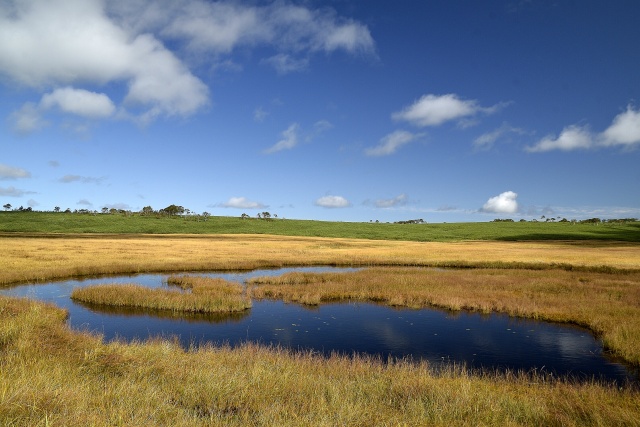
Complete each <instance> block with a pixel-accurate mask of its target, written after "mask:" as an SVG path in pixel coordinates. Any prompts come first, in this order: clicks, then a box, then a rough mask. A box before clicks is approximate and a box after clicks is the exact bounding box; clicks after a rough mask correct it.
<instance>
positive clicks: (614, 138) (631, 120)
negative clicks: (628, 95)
mask: <svg viewBox="0 0 640 427" xmlns="http://www.w3.org/2000/svg"><path fill="white" fill-rule="evenodd" d="M599 142H600V144H601V145H604V146H612V145H622V146H631V145H634V144H640V110H638V111H636V110H634V109H633V108H632V107H631V106H630V105H629V106H628V107H627V111H625V112H624V113H620V114H618V115H617V116H616V117H615V118H614V119H613V123H611V126H609V127H608V128H607V129H606V130H605V131H604V132H602V134H601V135H600V138H599Z"/></svg>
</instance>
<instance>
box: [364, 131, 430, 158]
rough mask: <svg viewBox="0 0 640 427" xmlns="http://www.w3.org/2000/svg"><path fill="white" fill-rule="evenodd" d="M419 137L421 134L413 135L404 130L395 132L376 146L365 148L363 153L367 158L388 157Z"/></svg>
mask: <svg viewBox="0 0 640 427" xmlns="http://www.w3.org/2000/svg"><path fill="white" fill-rule="evenodd" d="M420 137H422V134H414V133H411V132H407V131H404V130H397V131H395V132H392V133H390V134H389V135H387V136H385V137H384V138H382V139H381V140H380V143H379V144H378V145H376V146H375V147H370V148H367V149H366V150H365V151H364V152H365V154H366V155H367V156H374V157H375V156H388V155H390V154H393V153H395V152H396V151H398V149H400V147H402V146H403V145H406V144H408V143H410V142H411V141H414V140H416V139H418V138H420Z"/></svg>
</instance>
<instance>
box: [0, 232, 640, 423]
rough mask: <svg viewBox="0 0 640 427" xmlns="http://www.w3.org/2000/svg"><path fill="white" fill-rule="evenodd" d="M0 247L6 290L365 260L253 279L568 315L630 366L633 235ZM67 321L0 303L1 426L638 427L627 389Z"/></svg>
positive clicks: (138, 240)
mask: <svg viewBox="0 0 640 427" xmlns="http://www.w3.org/2000/svg"><path fill="white" fill-rule="evenodd" d="M0 247H1V248H2V251H1V252H0V284H5V285H6V284H11V283H18V282H24V281H44V280H49V279H54V278H63V277H70V276H77V275H94V274H109V273H134V272H143V271H165V272H169V271H171V272H185V271H191V270H212V269H252V268H258V267H260V268H264V267H281V266H293V265H348V266H352V265H354V266H364V267H376V268H375V269H374V270H368V269H365V270H363V271H362V272H357V273H350V274H347V275H344V277H343V279H341V280H345V281H351V283H339V281H338V280H337V279H334V278H332V277H331V276H330V275H329V276H327V275H322V276H305V277H303V278H302V279H300V278H298V279H287V278H286V277H285V278H284V279H283V280H284V282H283V283H280V284H277V283H275V284H274V283H265V281H264V280H263V281H262V282H263V283H261V284H260V283H257V284H255V288H261V287H263V286H265V287H267V286H272V285H278V286H280V287H283V286H289V285H291V284H295V285H300V286H304V284H305V283H306V284H309V283H315V284H317V282H318V281H324V282H325V283H327V284H330V283H334V284H335V285H336V286H339V287H340V288H341V289H340V292H341V294H337V295H342V296H344V295H345V294H346V293H347V292H353V289H351V290H349V289H350V287H351V288H353V287H354V286H355V287H362V286H364V288H363V289H364V290H367V289H366V288H367V287H368V288H369V289H368V292H370V291H371V287H372V286H373V287H376V286H377V287H379V288H387V291H389V290H391V293H390V294H389V292H387V295H386V296H385V294H384V293H382V292H381V293H380V294H378V295H374V296H371V295H369V296H363V297H362V298H363V299H367V298H369V299H380V300H383V299H384V298H387V299H388V300H387V301H386V302H387V303H389V304H397V305H409V306H414V305H429V304H435V305H440V306H445V307H451V308H454V309H455V308H471V309H478V310H482V311H493V310H496V311H504V312H507V313H511V314H513V315H519V316H531V317H539V318H555V319H557V320H564V321H575V322H578V323H582V324H586V325H588V326H589V327H591V328H592V329H593V330H595V331H597V332H599V333H602V334H603V337H606V339H607V340H608V341H607V345H608V346H609V347H610V348H613V349H616V350H617V351H618V353H619V354H621V355H623V356H624V357H625V358H627V360H629V361H631V362H634V363H636V364H637V363H638V360H640V358H639V357H638V353H639V351H638V350H637V349H638V348H640V346H639V345H635V344H634V341H633V340H636V339H637V335H638V333H637V331H638V330H640V327H638V325H637V322H638V318H640V316H639V315H638V310H639V309H640V308H639V307H638V306H639V305H640V303H639V302H638V299H639V297H638V289H639V288H640V283H639V282H640V279H639V278H638V275H639V274H640V273H639V272H638V271H639V270H640V246H639V245H636V244H631V243H615V242H595V243H594V242H581V243H575V242H519V243H509V242H459V243H419V242H401V241H373V240H354V239H326V238H311V237H283V236H264V235H261V236H257V235H255V236H254V235H250V236H246V235H245V236H235V235H215V236H214V235H209V236H176V235H171V236H140V235H136V236H133V235H132V236H115V235H111V236H110V235H82V236H56V237H52V236H50V237H46V236H37V235H34V236H31V237H27V236H18V235H16V236H15V237H7V236H2V237H0ZM415 266H447V267H465V268H461V269H460V268H459V269H451V270H450V269H446V270H439V269H435V270H434V269H415V268H413V267H415ZM472 267H473V268H472ZM372 271H374V273H371V272H372ZM385 279H386V280H385ZM287 280H288V281H287ZM376 280H377V282H376ZM289 282H291V283H289ZM295 282H298V283H295ZM376 283H377V284H376ZM332 286H333V285H332ZM315 287H317V286H315ZM327 288H328V289H329V287H327ZM265 289H266V288H265ZM361 290H362V289H361ZM363 295H364V294H363ZM340 297H341V296H335V297H328V299H332V298H340ZM282 298H290V299H292V300H294V299H295V298H294V297H291V296H287V297H285V296H284V295H283V296H282ZM318 298H319V301H320V302H321V301H322V298H323V297H322V296H321V295H320V296H318ZM562 301H564V303H561V302H562ZM65 316H66V313H65V312H64V310H61V309H58V308H55V307H52V306H48V305H45V304H42V303H38V302H33V301H29V300H22V299H15V298H7V297H0V378H1V379H2V380H1V381H0V425H3V426H58V425H61V426H66V425H69V426H71V425H122V426H124V425H136V426H222V425H224V426H229V425H230V426H235V425H237V426H247V425H254V426H275V425H277V426H301V425H302V426H337V425H349V426H351V425H353V426H368V425H380V426H403V425H434V426H445V425H446V426H450V425H474V426H475V425H496V426H497V425H500V426H504V425H507V426H509V425H510V426H518V425H526V426H539V425H550V426H608V425H620V426H626V425H629V426H634V425H640V421H639V420H640V392H638V390H637V389H634V388H627V387H622V388H618V387H615V386H611V385H605V384H597V383H574V382H571V381H565V380H561V379H560V380H559V379H552V378H548V377H543V376H540V375H536V374H531V373H503V374H480V373H471V372H467V371H465V370H464V369H463V368H460V367H458V368H456V367H451V368H450V369H448V370H444V371H442V370H434V369H432V368H431V367H430V366H429V365H427V364H426V363H410V362H402V361H401V362H397V363H391V364H385V363H382V362H381V361H378V360H372V359H369V358H366V357H354V358H347V357H339V356H334V357H331V358H328V359H325V358H322V357H320V356H318V355H314V354H311V353H297V352H290V351H287V350H283V349H276V348H265V347H261V346H257V345H253V344H248V345H245V346H243V347H241V348H236V349H232V348H228V347H201V348H197V349H196V348H193V349H189V350H185V349H183V348H181V347H180V346H179V345H178V344H177V343H175V342H171V341H160V340H157V341H151V342H136V343H128V344H127V343H121V342H113V343H104V342H102V340H101V338H100V337H98V336H93V335H89V334H86V333H79V332H75V331H72V330H70V329H69V328H68V327H66V325H65ZM556 316H558V317H556ZM561 316H566V317H561ZM616 328H618V329H617V330H618V332H619V333H618V332H616ZM609 333H611V334H612V335H611V337H616V338H615V339H614V338H609V335H607V334H609ZM616 339H617V340H618V341H616Z"/></svg>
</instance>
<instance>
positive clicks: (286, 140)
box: [264, 123, 300, 154]
mask: <svg viewBox="0 0 640 427" xmlns="http://www.w3.org/2000/svg"><path fill="white" fill-rule="evenodd" d="M299 129H300V125H298V124H297V123H293V124H291V125H290V126H289V127H288V128H287V129H286V130H285V131H283V132H282V139H281V140H280V141H278V142H276V144H275V145H273V146H272V147H270V148H268V149H266V150H265V151H264V152H265V153H266V154H272V153H275V152H278V151H282V150H290V149H292V148H293V147H295V146H296V145H298V131H299Z"/></svg>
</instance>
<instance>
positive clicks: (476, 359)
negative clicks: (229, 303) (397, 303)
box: [0, 267, 638, 383]
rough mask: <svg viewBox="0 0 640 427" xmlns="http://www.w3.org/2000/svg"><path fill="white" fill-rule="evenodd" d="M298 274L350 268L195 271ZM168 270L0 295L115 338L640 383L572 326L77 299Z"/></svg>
mask: <svg viewBox="0 0 640 427" xmlns="http://www.w3.org/2000/svg"><path fill="white" fill-rule="evenodd" d="M290 271H313V272H322V271H350V270H349V269H332V268H325V267H319V268H316V267H312V268H295V269H290V268H288V269H279V270H256V271H252V272H244V273H195V274H200V275H205V276H209V277H222V278H224V279H227V280H233V281H238V282H240V283H242V282H244V281H245V280H247V279H248V278H251V277H255V276H266V275H272V276H277V275H281V274H283V273H286V272H290ZM164 279H166V275H160V274H144V275H135V276H118V277H101V278H94V279H85V280H67V281H63V282H52V283H48V284H37V285H20V286H16V287H13V288H5V289H1V290H0V294H3V295H9V296H19V297H29V298H32V299H37V300H41V301H47V302H52V303H54V304H56V305H57V306H59V307H62V308H65V309H67V310H68V311H69V320H68V323H69V325H70V326H71V327H72V328H75V329H80V330H89V331H94V332H97V333H99V334H102V335H103V336H104V339H105V340H107V341H108V340H112V339H116V338H120V339H125V340H133V339H139V340H144V339H147V338H149V337H158V336H160V337H168V338H173V337H178V339H179V340H180V342H181V343H182V344H183V345H184V346H190V345H199V344H202V343H214V344H216V343H217V344H230V345H237V344H240V343H243V342H246V341H253V342H259V343H262V344H267V345H279V346H282V347H286V348H293V349H304V350H313V351H314V352H317V353H322V354H326V355H328V354H331V353H332V352H337V353H342V354H354V353H365V354H370V355H375V356H380V357H382V358H383V359H384V360H386V359H387V358H389V357H397V358H402V357H410V358H412V359H413V360H428V361H429V362H431V363H435V364H439V363H442V362H445V363H446V362H455V363H457V364H465V365H466V366H467V367H473V368H486V369H498V370H503V369H510V370H525V371H537V372H546V373H552V374H554V375H570V376H572V377H575V378H577V379H588V378H597V379H604V380H608V381H615V382H618V383H624V382H626V381H631V382H637V381H638V372H632V371H631V370H630V369H629V368H628V367H626V366H625V365H623V364H621V363H617V362H615V361H614V360H612V359H611V358H609V357H607V356H606V355H605V354H604V353H603V350H602V343H601V342H600V341H599V340H598V339H596V338H595V337H594V336H593V335H592V334H591V333H590V332H589V331H587V330H586V329H583V328H578V327H574V326H570V325H560V324H552V323H546V322H539V321H533V320H527V319H516V318H513V317H509V316H506V315H501V314H491V315H483V314H479V313H471V312H451V311H445V310H435V309H421V310H411V309H395V308H390V307H387V306H382V305H375V304H367V303H341V304H325V305H320V306H319V307H313V308H308V307H304V306H301V305H298V304H285V303H283V302H281V301H255V300H254V301H253V307H252V308H251V309H250V310H247V311H245V312H243V313H240V314H233V315H228V314H225V315H197V316H188V317H181V316H173V315H172V314H170V313H159V312H153V311H147V312H145V311H142V310H135V311H134V310H124V309H117V310H114V309H103V308H96V307H88V306H83V305H80V304H77V303H74V302H73V301H71V299H70V298H69V295H70V294H71V291H72V290H73V289H74V288H76V287H82V286H89V285H95V284H98V283H138V284H142V285H145V286H148V287H162V286H166V285H165V284H164V283H163V280H164Z"/></svg>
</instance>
